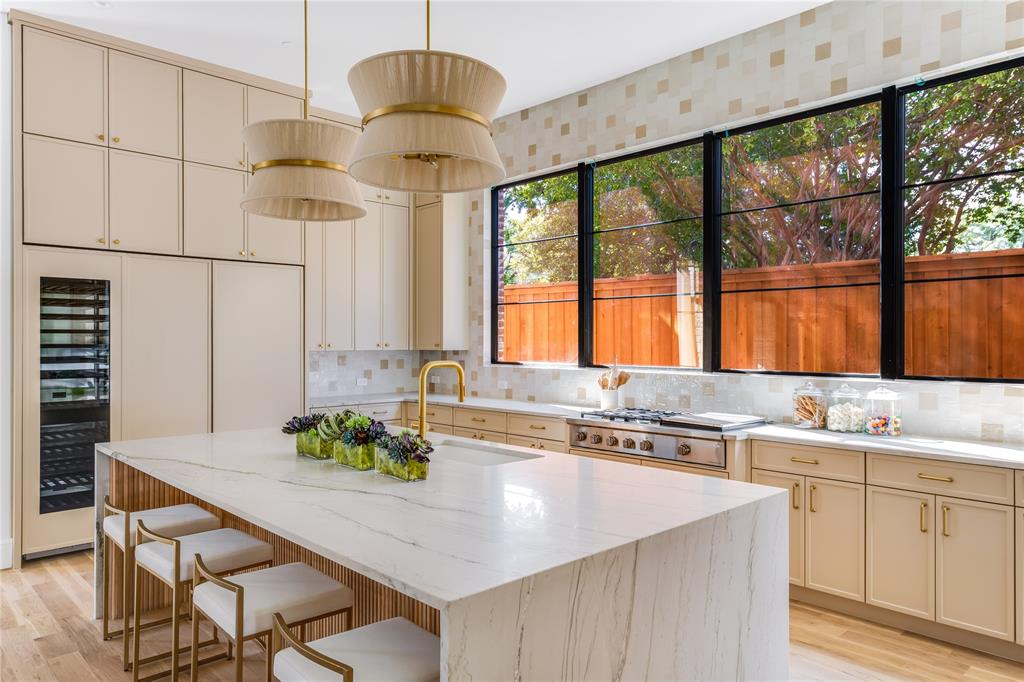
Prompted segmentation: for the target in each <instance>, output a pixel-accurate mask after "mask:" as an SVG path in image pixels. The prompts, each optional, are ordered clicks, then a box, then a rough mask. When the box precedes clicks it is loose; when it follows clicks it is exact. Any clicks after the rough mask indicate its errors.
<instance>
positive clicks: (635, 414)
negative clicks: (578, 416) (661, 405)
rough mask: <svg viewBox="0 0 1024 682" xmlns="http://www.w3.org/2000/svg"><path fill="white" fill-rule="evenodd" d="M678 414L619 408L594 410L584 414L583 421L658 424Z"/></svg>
mask: <svg viewBox="0 0 1024 682" xmlns="http://www.w3.org/2000/svg"><path fill="white" fill-rule="evenodd" d="M679 414H680V413H679V412H669V411H668V410H644V409H641V408H639V407H620V408H618V409H615V410H594V411H593V412H584V413H583V417H584V419H604V420H607V421H613V422H635V423H638V424H660V423H661V422H662V420H663V419H668V418H670V417H676V416H679Z"/></svg>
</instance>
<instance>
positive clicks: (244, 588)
mask: <svg viewBox="0 0 1024 682" xmlns="http://www.w3.org/2000/svg"><path fill="white" fill-rule="evenodd" d="M354 601H355V598H354V594H353V593H352V590H351V589H350V588H348V587H346V586H345V585H342V584H341V583H339V582H338V581H337V580H334V579H333V578H330V577H328V576H326V575H324V574H323V573H321V572H320V571H317V570H316V569H314V568H311V567H309V566H307V565H306V564H303V563H293V564H284V565H282V566H274V567H272V568H263V569H260V570H258V571H253V572H251V573H242V574H240V575H237V576H234V577H233V578H232V579H231V580H227V579H225V578H221V577H219V576H218V575H216V574H215V573H214V572H213V571H212V570H211V569H210V567H209V566H207V565H206V563H204V560H203V558H202V557H201V556H200V555H198V554H197V555H196V557H195V580H194V582H193V588H192V643H193V644H192V670H191V673H192V682H197V680H198V679H199V647H198V646H196V643H198V641H199V621H200V618H206V619H208V620H211V621H213V624H214V626H216V627H218V628H220V629H221V630H223V631H224V634H225V636H226V637H227V638H228V644H227V647H228V657H229V658H230V657H231V645H232V644H234V645H235V646H236V647H237V648H238V651H237V653H236V654H235V682H242V659H243V658H244V656H243V654H242V649H243V646H244V645H245V642H247V641H248V640H251V639H261V638H265V642H264V644H265V646H266V648H267V675H266V679H267V682H270V679H271V664H272V658H271V655H270V647H271V644H272V642H271V639H272V638H271V630H272V629H273V620H274V614H275V613H280V614H281V617H282V619H283V621H284V622H285V623H287V624H288V625H299V626H305V625H306V624H307V623H312V622H313V621H316V620H320V619H322V618H327V617H329V616H334V615H337V614H340V613H344V614H345V626H346V627H352V606H353V603H354Z"/></svg>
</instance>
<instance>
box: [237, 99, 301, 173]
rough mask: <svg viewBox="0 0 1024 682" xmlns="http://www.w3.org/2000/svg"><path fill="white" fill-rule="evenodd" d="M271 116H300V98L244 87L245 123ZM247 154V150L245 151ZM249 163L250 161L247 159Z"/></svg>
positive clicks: (267, 118)
mask: <svg viewBox="0 0 1024 682" xmlns="http://www.w3.org/2000/svg"><path fill="white" fill-rule="evenodd" d="M272 118H302V100H301V99H297V98H295V97H289V96H288V95H282V94H281V93H279V92H272V91H270V90H264V89H263V88H254V87H252V86H247V87H246V88H245V124H246V125H249V124H251V123H256V122H258V121H266V120H269V119H272ZM246 154H247V155H248V150H247V151H246ZM247 158H248V157H247ZM249 163H252V161H251V160H249Z"/></svg>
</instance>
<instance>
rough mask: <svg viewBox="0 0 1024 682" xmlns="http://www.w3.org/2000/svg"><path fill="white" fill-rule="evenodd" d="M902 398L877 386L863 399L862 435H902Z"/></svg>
mask: <svg viewBox="0 0 1024 682" xmlns="http://www.w3.org/2000/svg"><path fill="white" fill-rule="evenodd" d="M902 400H903V398H902V396H900V394H899V393H896V392H895V391H890V390H889V389H887V388H886V387H885V386H879V387H878V388H876V389H875V390H873V391H871V392H870V393H868V394H867V395H866V396H865V397H864V403H865V405H864V413H865V414H864V433H867V434H868V435H871V436H899V435H901V434H902V433H903V418H902V416H901V412H902V411H901V404H902Z"/></svg>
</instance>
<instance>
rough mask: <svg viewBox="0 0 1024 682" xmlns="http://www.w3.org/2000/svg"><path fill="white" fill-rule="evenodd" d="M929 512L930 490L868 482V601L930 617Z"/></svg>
mask: <svg viewBox="0 0 1024 682" xmlns="http://www.w3.org/2000/svg"><path fill="white" fill-rule="evenodd" d="M934 517H935V496H934V495H927V494H922V493H917V492H910V491H904V490H892V489H889V488H878V487H875V486H868V488H867V534H866V547H865V552H866V555H867V556H866V574H867V576H866V581H867V584H866V591H867V593H866V601H867V603H868V604H871V605H873V606H880V607H882V608H885V609H892V610H893V611H899V612H901V613H906V614H909V615H911V616H917V617H918V618H925V619H927V620H934V619H935V535H936V530H935V528H936V527H935V523H934Z"/></svg>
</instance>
